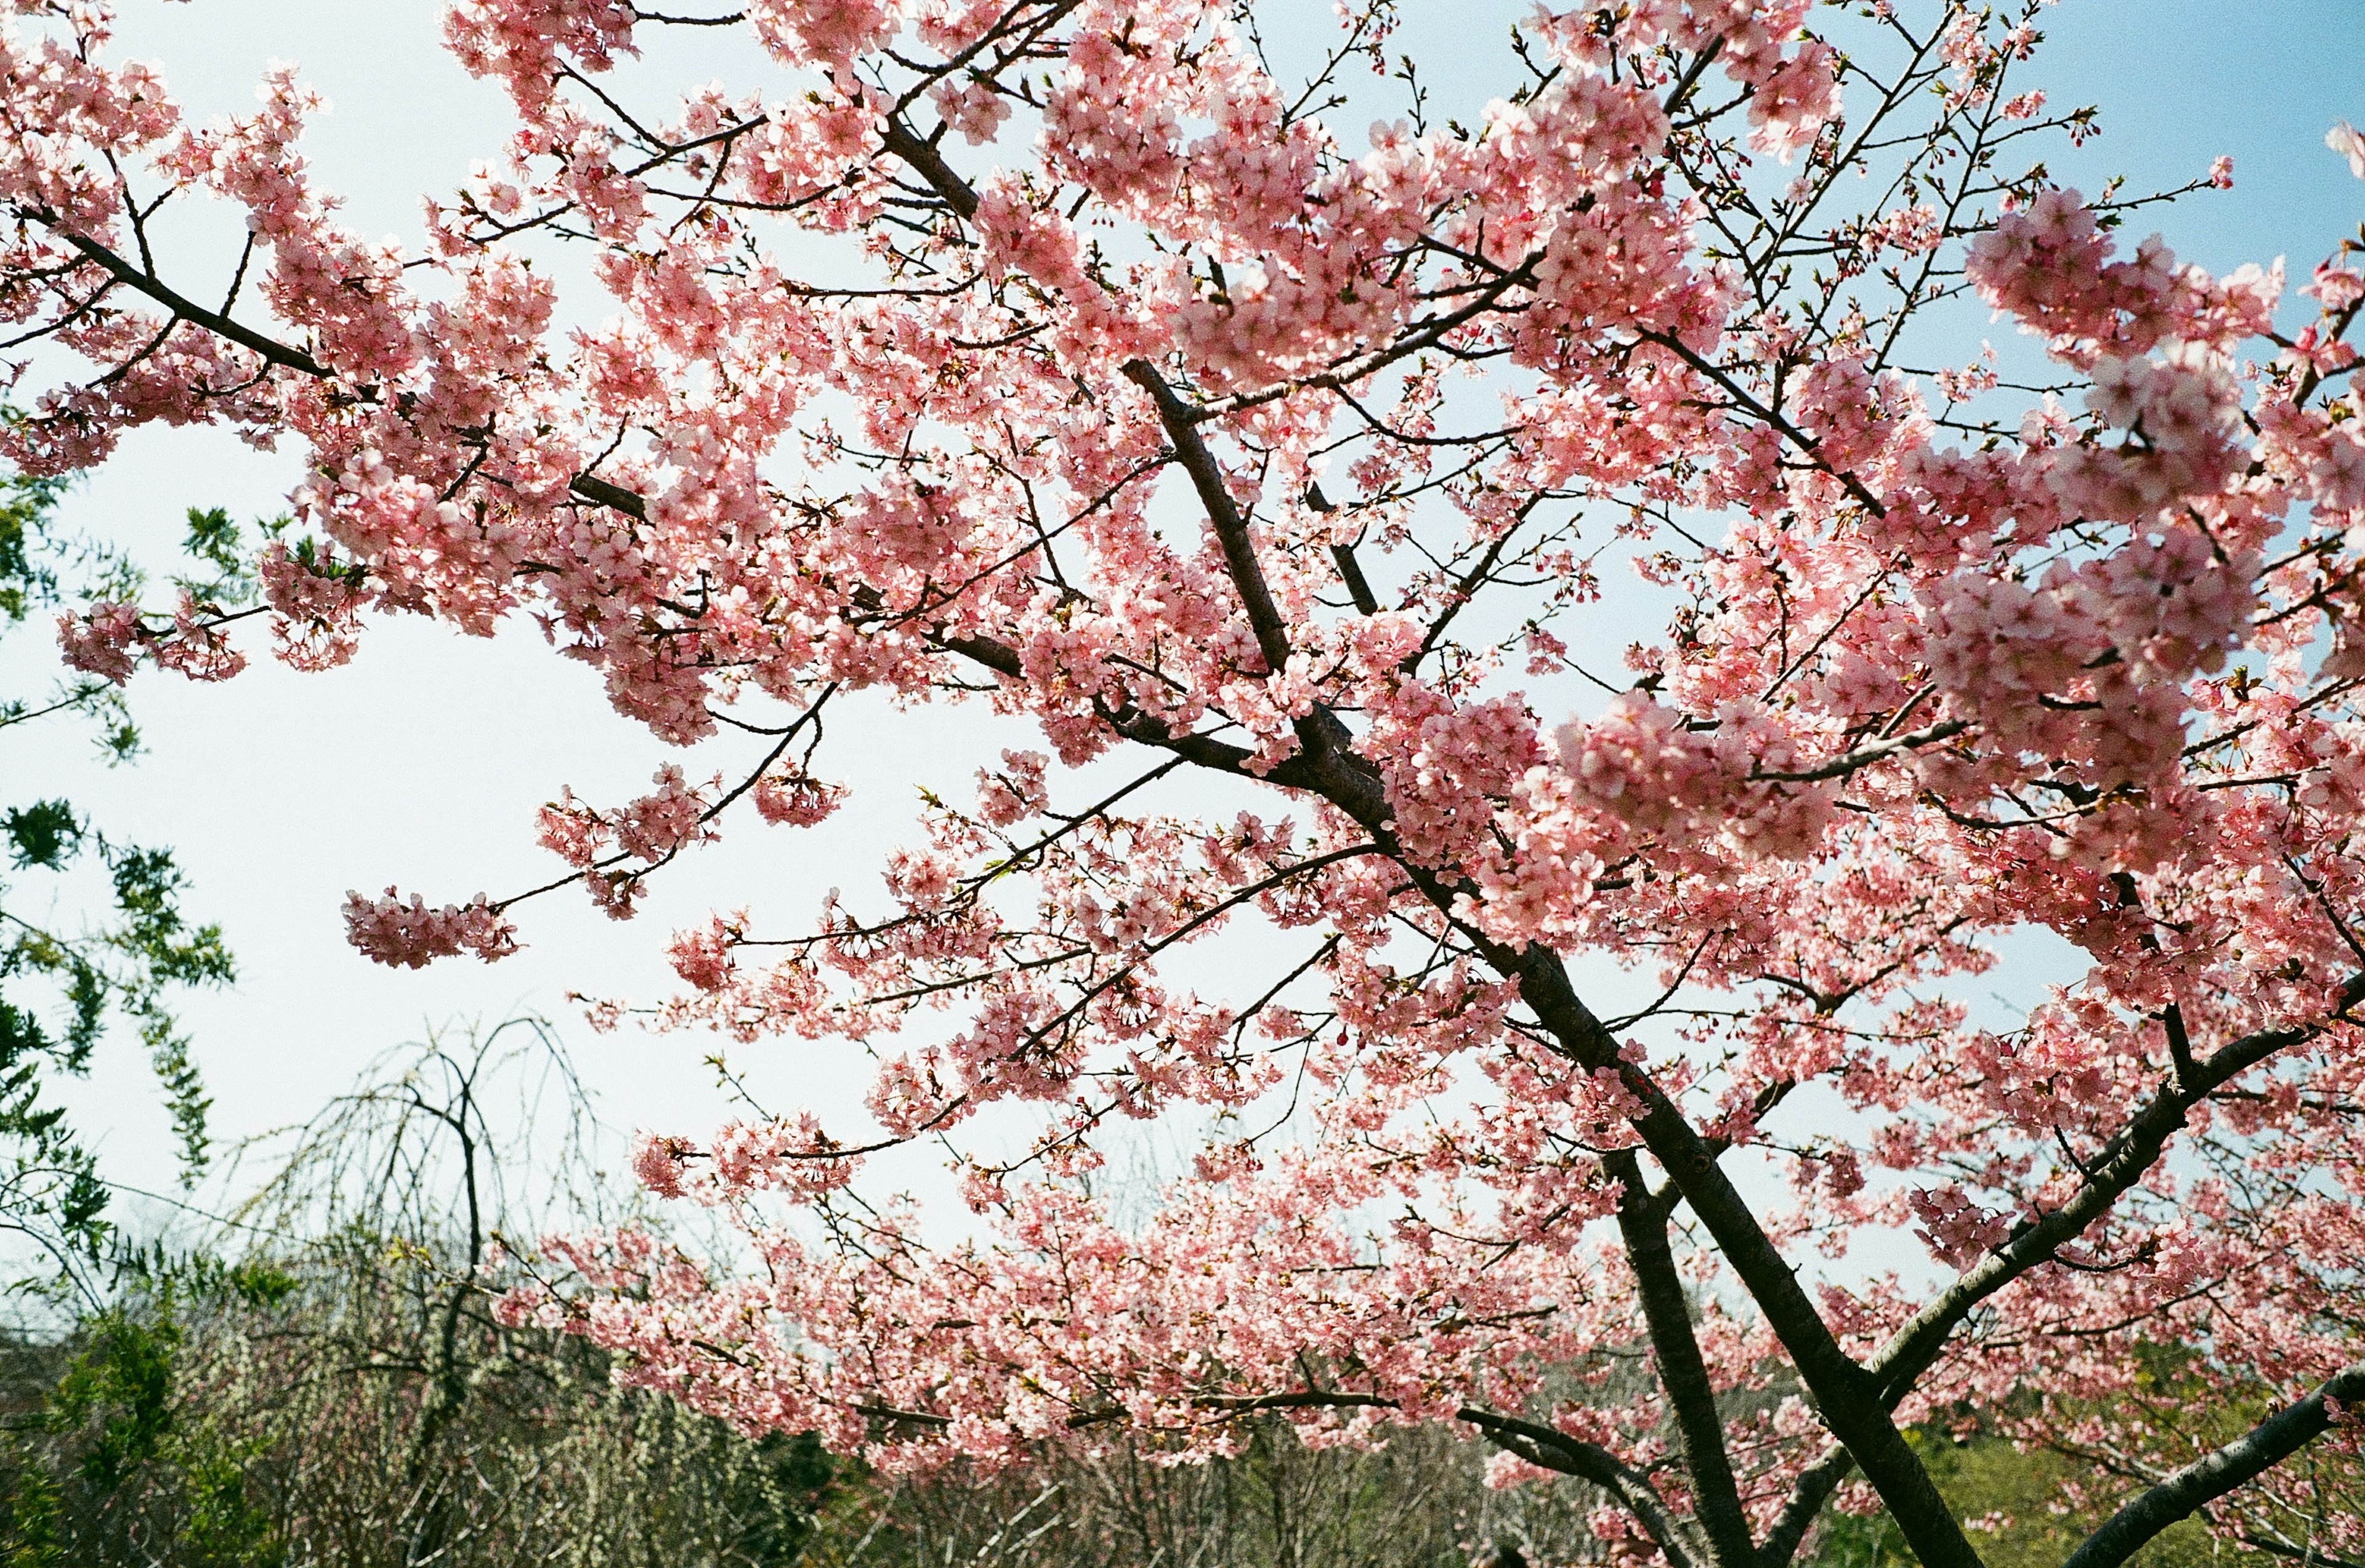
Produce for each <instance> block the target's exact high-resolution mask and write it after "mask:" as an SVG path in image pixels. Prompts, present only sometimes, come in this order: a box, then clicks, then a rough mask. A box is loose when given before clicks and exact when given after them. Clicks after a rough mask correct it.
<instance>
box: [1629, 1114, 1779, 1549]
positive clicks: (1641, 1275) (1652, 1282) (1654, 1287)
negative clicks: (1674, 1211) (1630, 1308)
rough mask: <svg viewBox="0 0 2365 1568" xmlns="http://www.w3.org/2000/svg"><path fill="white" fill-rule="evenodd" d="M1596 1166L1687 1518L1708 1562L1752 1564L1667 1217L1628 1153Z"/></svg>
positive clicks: (1737, 1491) (1639, 1165)
mask: <svg viewBox="0 0 2365 1568" xmlns="http://www.w3.org/2000/svg"><path fill="white" fill-rule="evenodd" d="M1602 1166H1603V1169H1605V1170H1608V1173H1609V1175H1610V1177H1611V1178H1612V1179H1613V1180H1615V1181H1616V1182H1618V1184H1619V1189H1620V1190H1619V1194H1618V1233H1619V1236H1620V1238H1622V1239H1623V1241H1624V1242H1625V1246H1626V1260H1627V1262H1628V1263H1629V1264H1630V1265H1631V1267H1632V1268H1633V1270H1634V1286H1635V1294H1636V1295H1637V1296H1639V1297H1640V1298H1641V1301H1642V1318H1643V1321H1644V1323H1645V1324H1646V1325H1647V1326H1648V1327H1649V1328H1650V1333H1651V1350H1652V1355H1653V1359H1654V1360H1655V1361H1656V1362H1657V1366H1658V1373H1659V1386H1660V1387H1662V1388H1664V1389H1665V1390H1666V1393H1667V1401H1668V1403H1669V1405H1670V1406H1673V1407H1674V1410H1675V1416H1676V1434H1677V1436H1678V1437H1679V1438H1680V1439H1681V1440H1682V1442H1683V1446H1684V1462H1685V1466H1686V1468H1687V1470H1688V1471H1689V1472H1690V1473H1691V1480H1692V1491H1693V1503H1692V1510H1693V1512H1694V1514H1695V1515H1696V1516H1697V1517H1698V1519H1699V1523H1700V1529H1701V1533H1702V1534H1704V1535H1705V1536H1706V1537H1707V1538H1708V1547H1709V1555H1710V1556H1711V1557H1712V1558H1714V1559H1715V1561H1716V1562H1718V1563H1719V1564H1721V1565H1722V1568H1746V1565H1747V1564H1749V1563H1751V1562H1754V1560H1755V1558H1756V1551H1755V1549H1754V1547H1753V1546H1752V1545H1751V1544H1750V1540H1749V1516H1748V1515H1747V1514H1746V1513H1744V1512H1743V1509H1742V1506H1741V1492H1740V1489H1739V1488H1738V1487H1737V1486H1736V1485H1734V1484H1733V1479H1732V1457H1731V1456H1730V1455H1729V1454H1728V1453H1727V1452H1726V1451H1725V1446H1724V1417H1723V1415H1722V1413H1721V1412H1720V1411H1719V1410H1718V1409H1717V1407H1716V1385H1715V1384H1714V1383H1711V1382H1710V1381H1709V1375H1708V1363H1707V1362H1706V1361H1703V1360H1702V1359H1701V1357H1700V1348H1699V1337H1698V1335H1697V1334H1696V1333H1694V1332H1693V1329H1692V1313H1691V1302H1690V1300H1689V1299H1688V1298H1687V1296H1686V1295H1685V1294H1684V1282H1683V1276H1682V1275H1681V1274H1679V1273H1677V1272H1676V1255H1675V1252H1674V1249H1672V1248H1670V1247H1669V1246H1668V1244H1667V1215H1666V1211H1665V1209H1664V1208H1663V1207H1662V1206H1661V1205H1659V1204H1654V1203H1653V1202H1652V1201H1651V1193H1650V1184H1649V1183H1648V1182H1644V1181H1643V1179H1642V1160H1641V1159H1638V1158H1637V1157H1636V1155H1635V1153H1634V1151H1633V1150H1632V1149H1631V1148H1621V1149H1619V1150H1617V1151H1616V1152H1615V1153H1613V1154H1611V1155H1609V1156H1608V1158H1607V1159H1604V1160H1603V1161H1602Z"/></svg>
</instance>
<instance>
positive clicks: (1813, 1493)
mask: <svg viewBox="0 0 2365 1568" xmlns="http://www.w3.org/2000/svg"><path fill="white" fill-rule="evenodd" d="M1854 1469H1855V1455H1854V1454H1852V1453H1850V1452H1848V1450H1847V1449H1846V1447H1845V1446H1844V1445H1843V1444H1840V1443H1833V1445H1832V1446H1831V1447H1829V1448H1827V1449H1825V1450H1823V1451H1822V1453H1821V1455H1819V1456H1818V1457H1817V1458H1816V1460H1815V1462H1813V1463H1811V1464H1810V1465H1808V1466H1807V1468H1806V1469H1805V1470H1803V1471H1801V1472H1799V1480H1798V1484H1796V1485H1795V1486H1793V1487H1792V1488H1791V1489H1790V1495H1789V1498H1788V1501H1786V1502H1785V1503H1784V1504H1783V1505H1782V1511H1781V1512H1780V1513H1779V1514H1777V1515H1776V1516H1775V1518H1774V1526H1773V1528H1772V1529H1769V1530H1767V1531H1766V1532H1765V1541H1764V1542H1763V1543H1762V1544H1761V1545H1759V1547H1758V1549H1757V1568H1785V1565H1786V1564H1788V1562H1789V1561H1790V1559H1791V1558H1793V1557H1795V1556H1797V1555H1798V1552H1799V1545H1800V1543H1801V1542H1803V1541H1804V1540H1806V1539H1807V1532H1808V1531H1809V1530H1810V1529H1813V1528H1814V1525H1815V1518H1816V1516H1817V1515H1819V1514H1821V1512H1822V1511H1823V1505H1824V1504H1825V1503H1828V1502H1830V1501H1831V1497H1832V1494H1833V1493H1834V1492H1836V1491H1838V1490H1839V1488H1840V1483H1841V1482H1843V1481H1845V1480H1846V1479H1847V1477H1848V1472H1849V1471H1851V1470H1854Z"/></svg>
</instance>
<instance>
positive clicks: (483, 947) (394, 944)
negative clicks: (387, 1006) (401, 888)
mask: <svg viewBox="0 0 2365 1568" xmlns="http://www.w3.org/2000/svg"><path fill="white" fill-rule="evenodd" d="M344 914H345V940H347V941H348V942H351V943H352V944H353V946H355V947H356V948H359V949H360V950H361V952H362V953H363V954H364V956H366V957H368V958H372V959H374V960H375V961H376V962H378V963H381V964H387V965H391V966H394V967H396V968H398V969H423V968H425V967H426V966H427V965H428V964H430V963H432V961H434V960H435V959H437V958H449V957H451V956H452V955H454V954H456V953H461V952H471V953H474V954H476V957H478V958H482V959H484V960H485V961H486V962H487V963H491V962H492V961H494V960H495V959H498V958H508V957H509V956H510V954H511V953H514V952H516V951H517V946H518V945H517V927H516V926H515V925H513V924H510V922H509V921H507V920H505V919H503V918H502V917H501V913H500V911H499V909H497V908H495V907H494V906H493V905H491V904H490V903H488V902H486V899H485V895H484V894H482V893H478V894H477V895H476V897H475V898H474V899H472V900H470V901H469V902H466V903H465V904H445V905H444V906H443V908H441V909H430V908H428V907H427V904H426V902H425V901H424V900H422V899H420V897H419V896H418V895H417V894H416V893H414V894H412V895H411V899H410V902H409V903H408V904H405V903H404V902H402V899H401V895H400V894H399V893H398V892H397V891H396V890H394V889H392V888H388V889H387V890H386V896H385V897H384V898H379V899H364V897H362V895H361V894H359V893H357V892H353V893H347V894H346V895H345V909H344Z"/></svg>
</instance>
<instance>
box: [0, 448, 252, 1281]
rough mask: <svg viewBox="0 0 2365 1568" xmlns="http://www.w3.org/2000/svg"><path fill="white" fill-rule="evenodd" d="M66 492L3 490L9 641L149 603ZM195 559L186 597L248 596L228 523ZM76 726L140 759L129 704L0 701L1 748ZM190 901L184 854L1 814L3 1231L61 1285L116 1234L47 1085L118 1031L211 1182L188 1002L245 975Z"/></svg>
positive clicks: (1, 558) (57, 822) (6, 697)
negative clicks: (132, 1040)
mask: <svg viewBox="0 0 2365 1568" xmlns="http://www.w3.org/2000/svg"><path fill="white" fill-rule="evenodd" d="M0 417H6V415H5V410H0ZM61 494H62V485H61V483H60V482H59V481H56V480H51V479H33V478H28V477H25V476H0V634H5V633H9V632H11V631H14V632H17V633H20V634H38V633H40V632H42V631H45V630H46V626H45V625H43V624H41V622H43V621H45V619H46V617H45V616H43V615H42V614H40V613H39V612H42V611H46V610H58V609H60V608H62V607H67V606H71V605H73V604H75V603H78V602H80V601H83V600H86V599H135V598H136V597H137V596H138V594H139V593H140V588H141V587H142V577H141V574H140V571H139V569H138V568H137V566H135V565H134V564H133V563H132V562H131V560H130V559H129V556H128V555H126V554H124V553H123V552H121V551H120V550H118V549H117V548H115V547H113V546H111V545H108V544H105V543H97V542H93V541H88V540H84V539H79V538H75V537H73V536H71V535H69V534H67V533H65V532H62V530H61V529H60V528H59V526H58V524H57V521H56V508H57V503H58V501H59V499H60V497H61ZM272 531H273V530H270V529H266V532H272ZM185 547H186V550H187V552H188V555H189V558H190V560H191V561H192V562H193V563H195V565H196V567H197V568H198V575H197V576H194V577H182V578H176V579H175V580H176V581H177V582H179V583H180V584H181V586H183V587H185V588H189V589H190V590H191V591H192V592H196V593H199V594H201V595H202V596H203V597H206V598H207V599H209V600H213V601H218V602H234V601H240V600H243V599H251V598H252V595H253V592H254V583H253V578H252V573H251V572H250V571H249V569H248V567H247V566H246V565H245V562H244V543H243V541H242V540H241V536H240V532H239V529H238V527H237V526H236V525H235V524H234V523H232V522H231V521H230V519H229V517H228V516H227V515H226V514H225V513H223V512H222V511H220V510H219V509H216V510H210V511H199V510H191V512H190V513H189V516H188V532H187V535H186V541H185ZM28 622H32V624H31V625H29V626H28V624H27V623H28ZM74 720H79V721H81V722H83V723H84V725H85V726H86V727H87V728H88V729H89V730H90V731H91V732H92V733H94V734H95V738H96V740H97V742H98V745H99V747H100V750H101V752H102V753H103V754H104V755H105V756H107V757H108V758H109V759H110V760H111V761H115V762H121V761H125V760H128V759H129V758H130V757H131V756H134V755H135V754H136V753H137V752H138V750H139V745H140V738H139V732H138V730H137V729H136V728H135V727H134V726H133V725H132V723H131V721H130V717H129V710H128V709H127V708H126V707H125V705H124V702H123V698H122V694H121V693H120V691H119V690H118V689H117V688H115V687H113V686H111V685H109V684H108V683H106V682H105V681H102V680H96V679H93V678H86V677H80V676H64V677H62V678H60V679H59V680H57V681H56V682H55V683H54V684H53V685H52V687H51V688H50V689H49V690H48V691H46V692H44V693H40V694H39V695H35V694H17V693H8V694H0V745H9V744H18V745H21V744H25V743H27V742H28V741H30V740H32V739H33V738H34V736H35V735H36V734H39V735H40V736H41V739H42V740H43V741H44V742H45V743H47V744H52V745H53V744H54V741H53V740H52V739H50V734H49V731H48V730H47V729H43V730H41V731H38V732H37V731H35V730H34V729H33V728H32V726H33V725H35V724H36V723H37V722H47V724H49V725H50V726H54V725H55V724H57V723H59V722H69V721H74ZM5 776H6V761H5V754H0V777H5ZM100 889H103V890H104V891H100ZM185 890H186V879H185V877H184V876H183V874H182V872H181V870H180V868H179V867H178V866H177V865H176V864H175V862H174V858H173V856H172V854H171V852H170V851H168V850H164V849H158V848H152V847H149V846H140V845H135V844H127V843H124V842H121V841H119V840H118V839H116V838H113V837H111V836H110V835H108V834H106V833H105V832H103V831H101V830H100V829H99V827H98V826H97V825H96V824H95V823H92V822H90V821H89V820H88V819H87V818H86V817H84V815H83V814H82V813H81V812H77V811H76V810H75V809H74V806H73V802H72V801H64V800H55V799H46V800H33V801H0V1228H6V1229H11V1230H15V1231H17V1232H18V1233H20V1234H22V1235H26V1236H29V1237H31V1238H34V1239H35V1240H36V1241H37V1242H39V1244H40V1245H41V1246H43V1247H45V1248H46V1249H49V1251H50V1253H51V1255H52V1256H54V1257H55V1258H56V1259H57V1260H58V1261H59V1264H60V1267H61V1269H62V1270H69V1271H70V1270H74V1269H77V1268H79V1269H83V1270H86V1269H87V1268H88V1267H89V1266H90V1265H91V1264H92V1263H94V1262H95V1260H98V1259H99V1258H100V1257H102V1256H103V1255H104V1254H105V1252H106V1248H107V1245H108V1242H109V1238H110V1237H111V1235H112V1230H111V1228H110V1226H108V1224H107V1222H106V1208H107V1190H106V1183H105V1182H104V1180H103V1179H102V1176H101V1173H100V1171H99V1170H98V1168H97V1165H96V1162H95V1160H94V1159H92V1157H91V1156H90V1154H89V1152H88V1151H87V1150H86V1149H85V1148H84V1147H83V1145H82V1143H81V1141H80V1140H79V1139H78V1138H77V1137H75V1135H74V1131H73V1127H72V1126H70V1125H69V1124H68V1123H67V1122H66V1120H65V1118H64V1116H63V1114H62V1112H61V1111H60V1109H59V1108H58V1106H57V1105H56V1104H55V1103H53V1102H52V1099H51V1096H50V1090H49V1085H50V1080H51V1078H52V1077H53V1076H54V1075H56V1074H59V1073H65V1074H73V1075H79V1074H81V1073H84V1072H85V1071H87V1070H88V1069H89V1066H90V1060H91V1055H92V1053H93V1051H94V1050H95V1049H96V1047H97V1046H98V1043H99V1041H100V1040H101V1038H102V1037H103V1036H105V1035H106V1032H107V1031H108V1029H109V1028H110V1027H112V1026H115V1025H124V1026H127V1027H128V1028H129V1030H131V1031H132V1032H133V1033H134V1034H136V1035H137V1036H138V1038H139V1039H140V1043H141V1044H142V1045H143V1046H144V1047H146V1050H147V1053H148V1058H149V1063H150V1066H151V1070H153V1071H154V1073H155V1076H156V1080H157V1082H158V1084H159V1086H160V1088H161V1090H162V1092H163V1098H164V1102H165V1105H166V1108H167V1110H168V1112H169V1114H171V1116H172V1120H173V1125H174V1132H175V1134H176V1136H177V1141H178V1143H179V1146H180V1152H181V1159H182V1169H183V1172H184V1176H185V1180H189V1181H194V1180H195V1178H196V1175H197V1174H198V1173H199V1172H201V1171H202V1170H203V1169H204V1168H205V1164H206V1160H207V1142H208V1140H207V1132H206V1117H207V1110H208V1108H209V1105H210V1102H209V1100H208V1099H207V1095H206V1092H205V1086H204V1083H203V1081H202V1080H201V1079H200V1077H199V1075H198V1072H197V1069H196V1061H195V1059H194V1058H193V1057H192V1055H191V1052H190V1047H189V1041H188V1038H187V1036H185V1034H184V1033H183V1031H182V1030H181V1028H180V1026H179V1024H178V1022H177V1020H176V1018H175V1016H174V995H175V993H176V992H177V991H179V990H181V989H182V988H185V987H189V986H200V985H221V984H225V983H227V982H228V981H229V980H230V979H231V976H232V968H231V963H230V953H229V950H228V948H227V947H226V946H224V944H223V941H222V935H221V932H220V930H219V927H217V926H214V925H210V924H198V923H195V922H192V921H190V920H189V919H188V918H187V917H186V916H185V914H184V913H183V912H182V898H183V895H184V893H185ZM61 912H72V913H70V914H68V915H67V917H66V918H64V919H61V918H60V913H61Z"/></svg>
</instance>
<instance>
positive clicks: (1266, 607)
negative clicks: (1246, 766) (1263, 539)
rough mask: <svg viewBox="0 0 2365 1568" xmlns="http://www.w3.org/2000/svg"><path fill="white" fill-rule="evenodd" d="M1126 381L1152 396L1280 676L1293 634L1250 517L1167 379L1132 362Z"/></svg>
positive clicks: (1267, 658)
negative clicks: (1268, 582)
mask: <svg viewBox="0 0 2365 1568" xmlns="http://www.w3.org/2000/svg"><path fill="white" fill-rule="evenodd" d="M1125 378H1126V380H1127V381H1130V382H1132V383H1133V384H1134V385H1135V386H1138V387H1140V388H1141V389H1142V390H1143V391H1144V392H1147V393H1149V400H1150V402H1151V404H1152V405H1154V406H1155V407H1156V408H1157V409H1158V422H1159V424H1160V426H1162V427H1163V428H1164V429H1165V431H1166V439H1167V440H1168V441H1170V442H1172V443H1173V445H1174V455H1175V457H1176V459H1177V460H1178V461H1180V462H1181V463H1182V465H1183V472H1184V473H1185V474H1188V475H1189V476H1191V485H1192V487H1193V488H1194V489H1195V490H1197V491H1198V492H1199V505H1200V506H1201V507H1202V508H1203V509H1204V510H1205V511H1206V514H1207V521H1208V522H1209V524H1211V525H1212V526H1213V527H1214V528H1215V531H1216V543H1218V544H1220V545H1222V546H1223V551H1224V566H1225V567H1226V569H1227V570H1228V571H1229V572H1230V573H1231V577H1232V586H1233V587H1234V588H1236V589H1237V590H1238V591H1239V596H1240V603H1241V605H1242V607H1243V608H1245V609H1246V610H1247V611H1248V616H1249V627H1250V630H1251V631H1253V632H1254V633H1256V640H1257V651H1258V652H1259V653H1261V654H1262V655H1264V662H1265V667H1266V668H1267V669H1270V670H1272V672H1273V673H1274V674H1275V675H1278V674H1280V673H1281V670H1282V666H1284V665H1286V664H1288V663H1289V633H1288V630H1287V629H1286V627H1285V626H1284V625H1283V622H1282V619H1281V607H1280V606H1278V605H1276V604H1275V603H1273V601H1272V589H1271V588H1267V587H1266V586H1265V580H1264V568H1263V567H1262V566H1259V565H1258V564H1257V558H1256V547H1255V545H1254V544H1253V543H1250V539H1249V524H1248V519H1247V518H1245V517H1243V516H1241V515H1240V508H1239V502H1237V501H1235V500H1233V499H1232V491H1231V487H1230V486H1229V485H1228V484H1227V483H1226V481H1225V479H1224V470H1223V467H1222V465H1219V464H1218V463H1216V454H1214V453H1212V452H1210V451H1208V450H1207V443H1206V442H1205V440H1203V439H1202V438H1201V437H1200V434H1199V431H1198V423H1197V421H1196V420H1194V418H1193V415H1192V411H1191V407H1190V405H1189V404H1187V403H1185V402H1183V399H1182V398H1178V397H1176V396H1175V395H1174V389H1173V388H1172V387H1171V386H1168V385H1166V378H1165V377H1164V376H1162V375H1159V374H1158V367H1157V366H1155V365H1153V364H1150V363H1149V361H1148V360H1143V359H1137V360H1133V361H1131V362H1129V363H1128V364H1126V367H1125Z"/></svg>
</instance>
